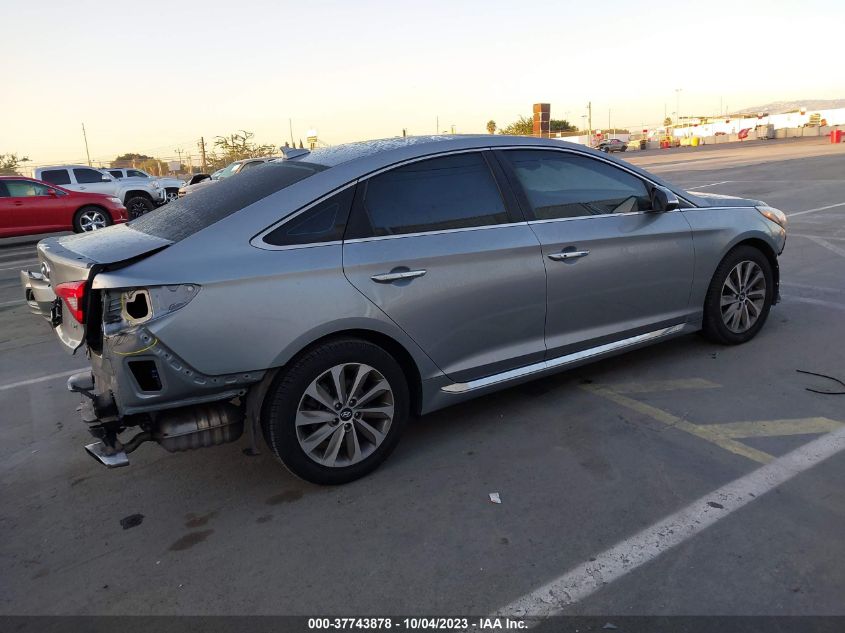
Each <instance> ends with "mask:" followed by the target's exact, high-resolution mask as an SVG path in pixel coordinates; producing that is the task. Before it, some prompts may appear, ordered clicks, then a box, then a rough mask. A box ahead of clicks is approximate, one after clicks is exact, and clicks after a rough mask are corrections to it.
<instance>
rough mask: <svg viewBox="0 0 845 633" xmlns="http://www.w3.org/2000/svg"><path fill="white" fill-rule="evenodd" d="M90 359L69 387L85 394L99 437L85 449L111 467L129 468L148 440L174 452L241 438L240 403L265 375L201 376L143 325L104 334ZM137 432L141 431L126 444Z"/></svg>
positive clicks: (88, 417) (88, 419)
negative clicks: (132, 432)
mask: <svg viewBox="0 0 845 633" xmlns="http://www.w3.org/2000/svg"><path fill="white" fill-rule="evenodd" d="M89 359H90V362H91V371H86V372H81V373H79V374H74V375H73V376H71V377H70V379H69V380H68V389H69V390H70V391H74V392H76V393H79V394H80V395H81V396H82V405H81V407H80V413H81V417H82V421H83V422H84V423H85V424H86V425H87V426H88V430H89V432H90V433H91V434H92V435H93V436H94V437H96V438H97V440H98V441H97V442H94V443H92V444H89V445H87V446H86V447H85V449H86V450H87V451H88V453H89V454H90V455H91V456H92V457H94V458H95V459H97V461H99V462H100V463H101V464H103V465H105V466H108V467H111V468H114V467H119V466H126V465H128V464H129V460H128V457H127V456H128V454H129V453H131V452H132V451H134V450H135V449H136V448H137V447H138V446H139V445H140V444H142V443H144V442H147V441H154V442H157V443H158V444H160V445H161V446H162V447H164V448H165V449H166V450H168V451H171V452H175V451H185V450H190V449H194V448H202V447H205V446H215V445H218V444H223V443H226V442H231V441H234V440H237V439H238V438H239V437H240V436H241V434H242V433H243V429H244V412H243V409H244V407H243V406H242V405H241V404H240V403H239V402H238V401H237V400H235V399H237V398H240V397H242V396H244V395H245V394H246V392H247V390H248V388H249V387H250V386H251V385H252V384H254V383H257V382H258V381H260V380H261V379H262V378H263V377H264V375H265V373H266V372H264V371H259V372H248V373H239V374H229V375H222V376H210V375H205V374H202V373H201V372H198V371H197V370H195V369H194V368H192V367H190V366H189V365H188V364H187V363H185V362H184V361H183V360H182V359H181V358H179V357H178V356H176V355H175V354H174V353H173V352H172V351H171V350H170V349H168V348H167V347H166V346H165V345H164V344H163V343H162V342H161V341H159V340H158V339H157V338H156V337H155V336H154V335H153V334H152V333H150V332H149V331H148V330H147V329H146V328H144V327H135V328H131V329H130V330H126V331H123V332H121V333H119V334H115V335H111V336H106V337H104V339H103V342H102V349H101V351H100V352H95V351H92V350H89ZM233 400H235V401H236V402H238V404H233V403H232V401H233ZM132 427H137V428H136V434H135V435H134V436H133V437H132V438H131V439H128V440H123V439H121V437H120V434H121V433H123V432H124V431H127V430H128V429H130V428H132Z"/></svg>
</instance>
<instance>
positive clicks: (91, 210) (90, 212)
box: [73, 205, 112, 233]
mask: <svg viewBox="0 0 845 633" xmlns="http://www.w3.org/2000/svg"><path fill="white" fill-rule="evenodd" d="M111 223H112V219H111V216H110V215H109V213H108V212H107V211H105V210H104V209H102V208H101V207H95V206H93V205H89V206H86V207H82V208H81V209H79V211H77V212H76V213H74V214H73V232H74V233H88V232H90V231H96V230H97V229H104V228H105V227H107V226H109V225H110V224H111Z"/></svg>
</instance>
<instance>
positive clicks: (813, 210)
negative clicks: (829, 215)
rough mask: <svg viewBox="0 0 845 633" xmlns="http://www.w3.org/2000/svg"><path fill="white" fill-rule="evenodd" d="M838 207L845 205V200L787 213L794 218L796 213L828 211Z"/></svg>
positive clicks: (787, 215)
mask: <svg viewBox="0 0 845 633" xmlns="http://www.w3.org/2000/svg"><path fill="white" fill-rule="evenodd" d="M836 207H845V202H837V203H836V204H829V205H827V206H826V207H817V208H815V209H807V210H806V211H797V212H795V213H787V214H786V217H788V218H794V217H795V216H796V215H805V214H807V213H815V212H816V211H827V210H828V209H835V208H836Z"/></svg>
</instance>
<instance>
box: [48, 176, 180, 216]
mask: <svg viewBox="0 0 845 633" xmlns="http://www.w3.org/2000/svg"><path fill="white" fill-rule="evenodd" d="M33 175H34V176H35V178H37V179H38V180H43V181H44V182H47V183H50V184H51V185H58V186H60V187H64V188H65V189H70V190H71V191H87V192H89V193H105V194H108V195H110V196H115V197H117V198H120V200H122V201H123V206H125V207H126V210H127V211H128V212H129V218H130V219H131V218H137V217H138V216H140V215H143V214H144V213H146V212H147V211H152V210H153V209H154V208H155V207H156V206H158V205H160V204H164V203H165V202H167V192H166V191H165V189H164V188H163V187H162V186H161V184H160V183H159V182H157V181H155V180H142V179H140V178H133V179H132V180H131V181H129V180H127V182H125V183H124V182H121V181H120V180H116V179H115V178H114V177H113V176H111V175H110V174H108V173H107V172H106V171H104V170H101V169H94V168H93V167H88V166H86V165H55V166H51V167H37V168H36V169H35V170H34V171H33Z"/></svg>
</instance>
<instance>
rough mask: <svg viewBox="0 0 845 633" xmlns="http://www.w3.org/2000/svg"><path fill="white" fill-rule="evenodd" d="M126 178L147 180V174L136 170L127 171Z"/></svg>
mask: <svg viewBox="0 0 845 633" xmlns="http://www.w3.org/2000/svg"><path fill="white" fill-rule="evenodd" d="M126 176H127V177H128V178H149V176H147V174H145V173H144V172H142V171H138V170H137V169H127V170H126Z"/></svg>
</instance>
